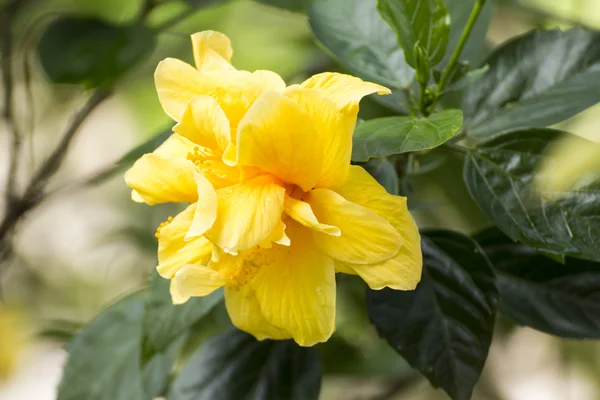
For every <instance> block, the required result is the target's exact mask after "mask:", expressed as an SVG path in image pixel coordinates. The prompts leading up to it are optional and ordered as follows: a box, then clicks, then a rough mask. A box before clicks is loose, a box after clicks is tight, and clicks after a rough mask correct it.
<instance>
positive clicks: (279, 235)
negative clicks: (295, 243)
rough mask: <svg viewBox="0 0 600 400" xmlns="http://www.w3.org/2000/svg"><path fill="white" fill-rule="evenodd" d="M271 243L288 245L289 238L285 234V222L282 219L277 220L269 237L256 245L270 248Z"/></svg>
mask: <svg viewBox="0 0 600 400" xmlns="http://www.w3.org/2000/svg"><path fill="white" fill-rule="evenodd" d="M273 243H276V244H280V245H282V246H289V245H290V238H289V237H288V236H287V235H286V234H285V224H284V223H283V221H279V223H278V224H277V226H276V227H275V229H273V232H271V234H270V235H269V237H268V238H266V239H265V240H263V241H262V242H260V243H259V244H258V245H259V246H260V247H262V248H263V249H270V248H272V247H273Z"/></svg>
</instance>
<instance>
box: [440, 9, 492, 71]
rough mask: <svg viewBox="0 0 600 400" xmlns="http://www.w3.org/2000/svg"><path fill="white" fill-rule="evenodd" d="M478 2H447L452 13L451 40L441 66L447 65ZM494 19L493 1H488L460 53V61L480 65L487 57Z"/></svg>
mask: <svg viewBox="0 0 600 400" xmlns="http://www.w3.org/2000/svg"><path fill="white" fill-rule="evenodd" d="M477 1H478V0H445V1H444V2H445V3H446V6H447V7H448V12H449V13H450V20H451V23H450V39H449V40H448V46H447V47H446V57H445V58H444V60H443V61H442V62H441V65H446V64H448V62H449V61H450V57H451V56H452V53H453V52H454V49H455V48H456V46H457V45H458V41H459V40H460V37H461V35H462V32H463V30H464V29H465V25H467V21H468V20H469V16H470V15H471V11H472V10H473V6H475V3H476V2H477ZM491 18H492V1H487V2H486V3H485V4H484V5H483V8H482V10H481V13H480V14H479V18H477V22H475V26H474V27H473V30H472V31H471V34H470V35H469V38H468V39H467V43H466V44H465V47H464V48H463V51H462V52H461V53H460V59H461V60H463V61H467V62H470V63H476V64H475V65H477V63H479V62H480V61H481V59H482V58H483V57H484V55H485V38H486V36H487V31H488V26H489V24H490V20H491Z"/></svg>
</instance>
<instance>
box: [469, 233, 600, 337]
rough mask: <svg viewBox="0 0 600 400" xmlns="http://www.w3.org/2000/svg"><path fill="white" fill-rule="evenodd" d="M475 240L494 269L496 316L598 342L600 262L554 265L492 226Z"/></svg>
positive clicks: (555, 263) (550, 332)
mask: <svg viewBox="0 0 600 400" xmlns="http://www.w3.org/2000/svg"><path fill="white" fill-rule="evenodd" d="M476 239H477V241H478V242H479V244H480V245H481V246H482V248H483V249H484V251H485V252H486V254H487V255H488V257H489V258H490V261H491V262H492V263H493V265H494V269H495V271H496V277H497V278H496V284H497V286H498V291H499V292H500V306H499V309H500V312H501V313H502V314H504V315H506V316H507V317H509V318H510V319H512V320H514V321H515V322H517V323H518V324H521V325H527V326H530V327H532V328H535V329H538V330H540V331H543V332H546V333H549V334H552V335H557V336H562V337H568V338H575V339H600V264H598V263H595V262H592V261H585V260H580V259H576V258H570V257H567V258H566V260H565V264H561V263H558V262H556V261H553V260H551V259H550V258H548V257H546V256H543V255H541V254H539V253H538V252H536V250H535V249H534V248H532V247H528V246H526V245H524V244H521V243H515V242H513V241H512V240H511V239H510V238H509V237H507V236H506V235H504V234H503V233H502V232H500V231H499V230H498V229H497V228H490V229H487V230H486V231H484V232H482V233H480V234H479V235H477V236H476Z"/></svg>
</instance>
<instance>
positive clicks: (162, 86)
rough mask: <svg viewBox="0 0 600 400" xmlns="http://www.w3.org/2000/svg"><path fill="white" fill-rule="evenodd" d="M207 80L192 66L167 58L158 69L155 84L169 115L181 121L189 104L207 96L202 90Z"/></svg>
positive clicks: (159, 64) (159, 98)
mask: <svg viewBox="0 0 600 400" xmlns="http://www.w3.org/2000/svg"><path fill="white" fill-rule="evenodd" d="M205 81H206V78H204V77H203V76H202V74H201V73H200V72H199V71H198V70H197V69H195V68H194V67H192V66H191V65H189V64H187V63H185V62H183V61H181V60H177V59H175V58H166V59H164V60H163V61H161V62H160V63H158V66H157V67H156V71H155V72H154V84H155V85H156V92H157V94H158V100H159V101H160V104H161V105H162V107H163V110H164V111H165V112H166V113H167V115H168V116H169V117H171V118H173V119H174V120H175V121H179V120H181V116H182V115H183V113H184V111H185V109H186V108H187V105H188V104H189V102H190V101H191V100H192V99H193V98H194V97H196V96H198V95H201V94H205V93H204V92H203V90H202V88H203V86H204V85H205Z"/></svg>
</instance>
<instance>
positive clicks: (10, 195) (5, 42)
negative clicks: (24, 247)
mask: <svg viewBox="0 0 600 400" xmlns="http://www.w3.org/2000/svg"><path fill="white" fill-rule="evenodd" d="M2 11H3V12H2V13H1V14H0V30H1V32H0V40H1V53H2V86H3V89H4V107H3V110H2V117H3V119H4V120H5V121H6V125H7V127H8V132H9V134H10V137H11V146H10V153H9V164H8V176H7V178H6V189H5V197H6V209H7V212H8V209H9V208H10V207H11V204H13V203H14V202H15V197H16V193H15V182H16V176H17V161H18V159H19V154H20V151H21V135H20V134H19V130H18V126H17V121H16V115H15V110H14V107H13V92H14V85H13V84H14V81H13V76H12V60H13V58H12V53H13V37H12V32H11V24H10V22H11V20H12V18H13V16H14V13H15V8H14V7H8V6H7V7H6V8H5V9H4V10H2Z"/></svg>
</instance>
